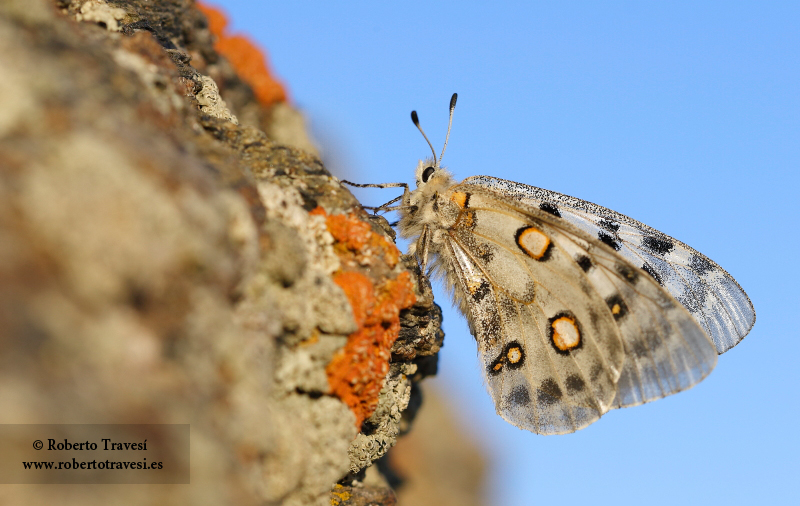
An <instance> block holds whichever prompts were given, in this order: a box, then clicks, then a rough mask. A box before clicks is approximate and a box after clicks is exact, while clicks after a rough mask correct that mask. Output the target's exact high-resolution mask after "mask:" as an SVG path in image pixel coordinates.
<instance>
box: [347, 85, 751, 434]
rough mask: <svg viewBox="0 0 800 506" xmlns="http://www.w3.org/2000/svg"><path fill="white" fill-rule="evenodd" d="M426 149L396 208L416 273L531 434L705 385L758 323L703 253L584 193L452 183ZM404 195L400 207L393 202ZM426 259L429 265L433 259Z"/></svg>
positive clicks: (503, 408) (497, 394) (485, 179)
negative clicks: (471, 343) (459, 324)
mask: <svg viewBox="0 0 800 506" xmlns="http://www.w3.org/2000/svg"><path fill="white" fill-rule="evenodd" d="M456 99H457V94H453V96H452V98H451V100H450V120H449V123H448V128H447V137H446V138H445V143H444V147H443V148H442V152H441V155H440V156H439V158H438V159H437V157H436V151H435V150H434V149H433V145H432V144H431V143H430V141H429V140H428V137H427V136H426V135H425V132H424V131H423V130H422V128H421V127H420V124H419V118H418V116H417V113H416V111H412V113H411V119H412V121H413V122H414V124H415V125H416V127H417V128H418V129H419V131H420V133H421V134H422V135H423V137H424V138H425V140H426V141H427V142H428V146H429V147H430V148H431V152H432V153H433V157H432V158H429V159H426V160H424V161H420V162H419V163H418V165H417V168H416V173H415V175H416V186H417V187H416V189H415V190H413V191H412V190H410V189H409V187H408V185H406V184H405V183H389V184H380V185H361V184H354V183H349V182H346V183H348V184H350V185H353V186H360V187H381V188H386V187H403V188H404V191H403V195H401V196H400V197H398V198H396V199H394V200H392V201H390V202H388V203H387V204H384V205H383V206H380V207H378V208H371V209H373V210H381V211H397V212H398V213H399V215H400V219H399V221H398V223H397V227H398V229H399V231H400V234H401V236H403V237H405V238H407V239H410V240H411V245H410V248H409V254H413V255H416V257H417V259H418V260H419V262H420V265H421V268H422V272H427V271H428V267H430V268H431V270H432V273H433V275H435V276H437V277H440V278H441V279H443V280H444V282H445V284H446V286H447V287H448V288H449V289H450V291H451V293H452V294H453V298H454V301H455V303H456V305H457V306H458V307H459V309H460V310H461V312H462V313H463V314H464V315H465V316H466V319H467V321H468V323H469V328H470V331H471V333H472V335H473V336H474V337H475V340H476V341H477V345H478V355H479V357H480V361H481V363H482V369H483V374H484V377H485V380H486V383H487V385H488V389H489V392H490V394H491V396H492V398H493V400H494V403H495V407H496V409H497V412H498V414H500V415H501V416H502V417H503V418H504V419H505V420H507V421H508V422H510V423H512V424H513V425H515V426H517V427H520V428H522V429H527V430H530V431H532V432H535V433H537V434H564V433H570V432H574V431H576V430H579V429H582V428H584V427H586V426H588V425H589V424H591V423H593V422H595V421H597V420H598V419H599V418H600V417H601V416H602V415H603V414H605V413H606V412H608V411H609V410H611V409H614V408H621V407H628V406H635V405H639V404H643V403H646V402H650V401H653V400H656V399H660V398H662V397H666V396H667V395H671V394H674V393H677V392H680V391H682V390H686V389H687V388H690V387H691V386H693V385H695V384H697V383H698V382H700V381H701V380H702V379H703V378H705V377H706V376H707V375H708V374H709V373H710V372H711V370H712V369H713V368H714V366H715V365H716V361H717V355H718V354H722V353H724V352H726V351H727V350H729V349H731V348H732V347H734V346H735V345H736V344H738V343H739V342H740V341H741V340H742V339H743V338H744V337H745V336H746V335H747V334H748V332H750V329H751V328H752V327H753V325H754V323H755V310H754V308H753V304H752V303H751V302H750V299H749V298H748V297H747V295H746V294H745V292H744V290H742V288H741V287H740V286H739V284H738V283H737V282H736V281H735V280H734V279H733V277H731V275H730V274H728V273H727V272H726V271H725V270H724V269H722V268H721V267H720V266H719V265H717V264H716V263H714V262H713V261H711V260H710V259H708V258H707V257H706V256H704V255H702V254H701V253H699V252H697V251H696V250H694V249H692V248H691V247H689V246H687V245H686V244H683V243H682V242H680V241H678V240H676V239H673V238H672V237H669V236H668V235H666V234H663V233H661V232H659V231H657V230H655V229H653V228H651V227H648V226H647V225H645V224H643V223H641V222H638V221H636V220H634V219H632V218H629V217H627V216H625V215H623V214H620V213H617V212H615V211H612V210H610V209H607V208H605V207H601V206H598V205H595V204H592V203H590V202H586V201H583V200H580V199H577V198H573V197H569V196H567V195H563V194H560V193H556V192H552V191H549V190H545V189H542V188H537V187H534V186H528V185H524V184H521V183H516V182H513V181H506V180H504V179H499V178H495V177H491V176H474V177H470V178H467V179H465V180H464V181H462V182H460V183H458V182H455V181H454V180H453V176H452V175H451V174H450V172H448V171H447V170H446V169H445V168H444V167H442V166H441V157H442V156H443V155H444V151H445V149H446V148H447V140H448V139H449V137H450V129H451V127H452V122H453V111H454V110H455V105H456ZM398 201H400V203H399V204H398V205H396V206H394V207H392V206H391V204H394V203H396V202H398ZM429 262H430V265H429Z"/></svg>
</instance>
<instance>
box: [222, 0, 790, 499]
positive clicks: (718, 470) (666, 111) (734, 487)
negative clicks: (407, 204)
mask: <svg viewBox="0 0 800 506" xmlns="http://www.w3.org/2000/svg"><path fill="white" fill-rule="evenodd" d="M381 4H382V3H380V2H369V3H367V2H358V3H356V2H352V3H348V4H342V3H335V2H283V3H282V4H276V3H264V2H256V1H253V0H218V1H217V2H216V5H220V6H222V7H223V8H224V9H226V10H227V12H228V13H229V15H230V17H231V18H232V28H233V29H234V30H237V31H242V32H246V33H248V34H249V35H250V36H252V37H253V38H255V39H256V40H257V41H258V42H259V43H260V44H261V45H262V46H263V47H265V48H266V49H267V51H268V52H269V56H270V63H271V66H272V68H273V69H274V71H275V73H276V74H277V75H278V76H279V77H280V78H281V79H282V80H283V81H284V82H285V83H287V85H288V88H289V90H290V94H291V96H292V97H293V101H294V103H295V104H296V105H297V106H298V107H299V108H301V109H302V110H303V111H304V112H305V113H306V114H307V115H308V117H309V118H310V121H311V123H312V129H313V131H314V134H315V135H316V136H317V138H318V139H319V140H320V142H321V143H322V144H323V147H324V148H326V149H327V155H326V156H327V159H328V160H329V166H330V168H331V169H333V170H334V171H336V172H337V175H340V176H342V177H345V176H346V177H347V178H348V179H354V180H357V181H361V182H389V181H405V182H408V183H413V169H414V167H415V165H416V162H417V160H418V159H419V158H422V157H425V156H427V155H428V154H429V150H428V147H427V145H426V144H425V142H424V140H423V139H422V137H421V136H420V135H419V133H418V132H417V130H416V129H415V128H414V127H413V125H412V123H411V121H410V119H409V112H410V111H411V110H412V109H416V110H417V111H418V112H419V116H420V120H421V122H422V125H423V127H424V128H425V131H426V133H427V134H428V136H429V137H430V138H431V142H433V144H434V146H435V147H436V149H437V151H438V150H439V149H440V147H441V145H442V143H443V142H444V134H445V130H446V128H447V106H448V100H449V98H450V95H451V94H452V93H453V92H458V94H459V102H458V107H457V108H456V113H455V118H454V122H453V132H452V134H451V138H450V143H449V145H448V149H447V154H446V155H445V158H444V162H443V163H444V165H446V166H448V167H449V168H450V169H451V170H452V171H453V172H454V173H455V176H456V178H457V179H462V178H465V177H468V176H471V175H477V174H488V175H493V176H497V177H502V178H506V179H511V180H515V181H519V182H522V183H527V184H531V185H535V186H540V187H543V188H548V189H551V190H556V191H559V192H562V193H566V194H569V195H573V196H576V197H579V198H582V199H585V200H589V201H592V202H595V203H598V204H601V205H604V206H606V207H610V208H612V209H614V210H617V211H619V212H622V213H625V214H628V215H629V216H632V217H634V218H636V219H638V220H640V221H643V222H645V223H647V224H649V225H651V226H653V227H655V228H657V229H659V230H661V231H663V232H665V233H667V234H669V235H672V236H673V237H675V238H677V239H679V240H681V241H683V242H686V243H687V244H689V245H691V246H693V247H694V248H696V249H698V250H699V251H701V252H703V253H704V254H706V255H708V256H709V257H710V258H712V259H713V260H715V261H716V262H718V263H719V264H720V265H722V266H723V267H724V268H725V269H726V270H728V271H729V272H730V273H731V274H732V275H733V276H734V277H735V278H736V279H737V280H738V281H739V283H740V284H741V285H742V287H743V288H744V289H745V290H746V291H747V292H748V294H749V295H750V297H751V299H752V300H753V303H754V305H755V307H756V313H757V315H758V320H757V322H756V325H755V328H754V329H753V331H752V332H751V333H750V335H749V336H748V337H747V338H746V339H745V340H744V341H743V342H742V343H741V344H740V345H739V346H737V347H736V348H734V349H733V350H731V351H730V352H728V353H726V354H725V355H723V356H721V357H720V360H719V363H718V365H717V368H716V370H715V371H714V372H713V373H712V374H711V375H710V376H709V377H708V378H707V379H706V380H705V381H704V382H702V383H701V384H700V385H698V386H697V387H695V388H693V389H692V390H690V391H687V392H683V393H680V394H678V395H675V396H672V397H669V398H666V399H662V400H660V401H657V402H654V403H651V404H648V405H645V406H640V407H635V408H630V409H625V410H620V411H615V412H611V413H609V414H607V415H606V416H604V417H603V418H602V419H601V420H600V421H599V422H597V423H595V424H594V425H592V426H590V427H588V428H587V429H584V430H582V431H580V432H578V433H576V434H572V435H567V436H549V437H544V436H537V435H535V434H531V433H528V432H525V431H521V430H519V429H517V428H515V427H513V426H511V425H509V424H508V423H506V422H504V421H503V420H502V419H501V418H500V417H499V416H497V415H496V414H495V413H494V407H493V404H492V401H491V399H490V397H489V395H488V393H487V392H486V391H485V389H484V386H483V380H482V378H481V373H480V368H479V366H478V361H477V358H476V351H475V343H474V341H473V339H472V337H471V336H470V334H469V331H468V330H467V327H466V324H465V322H464V320H463V318H462V317H461V316H460V315H459V314H458V313H457V312H456V311H454V310H452V309H451V308H450V303H449V301H448V300H447V297H446V295H445V294H443V293H441V290H440V291H439V292H438V293H437V297H438V300H439V303H440V304H441V305H442V306H443V308H444V309H445V332H446V339H445V347H444V349H443V350H442V352H441V359H440V377H439V378H437V379H436V380H435V381H434V383H435V385H436V387H438V389H439V390H440V391H441V392H442V393H444V395H445V396H446V397H447V398H449V399H450V400H451V402H452V404H453V405H454V408H455V409H456V411H457V412H458V413H459V414H460V415H461V416H462V418H463V420H464V423H465V424H466V425H467V426H468V427H469V429H470V431H471V434H473V437H475V438H476V439H477V440H479V441H480V443H481V444H482V445H483V447H484V448H486V449H487V451H488V452H489V453H490V454H491V462H492V470H491V476H490V478H491V482H490V490H489V494H490V495H489V497H488V498H487V501H488V502H489V503H490V504H502V505H528V504H539V503H542V504H552V503H555V502H558V503H559V504H573V503H578V502H589V501H590V502H592V503H593V504H614V505H620V504H639V503H642V502H645V501H646V502H647V504H651V505H660V504H670V505H674V504H676V503H681V504H726V505H735V504H754V503H760V504H766V503H776V504H787V503H793V502H796V501H797V491H796V480H797V477H798V475H800V464H799V463H798V461H799V460H800V457H798V454H799V452H800V437H798V427H797V420H798V415H799V414H800V408H799V407H798V401H799V400H800V399H798V397H799V396H798V393H797V387H798V385H800V367H799V366H798V359H800V332H798V325H797V323H796V321H795V318H798V315H799V314H800V303H799V301H800V295H798V293H800V289H798V286H800V276H798V261H797V257H798V253H797V249H798V246H800V244H799V242H798V235H797V233H798V225H797V223H798V221H797V218H798V211H797V193H798V190H800V184H798V183H799V182H800V178H799V177H798V167H799V166H800V86H799V85H800V4H798V3H796V2H770V3H766V2H761V3H757V2H751V3H744V2H703V3H698V2H670V3H669V4H667V3H655V2H647V3H645V2H641V3H635V2H625V3H620V2H602V3H601V2H593V3H589V2H584V3H579V2H550V3H547V4H544V3H535V2H518V3H516V2H508V3H502V4H498V3H495V4H493V6H491V7H489V6H487V4H482V3H478V2H457V3H456V2H453V3H436V4H433V3H432V2H416V1H409V2H403V3H402V4H399V3H398V4H396V5H392V6H384V5H381ZM394 195H395V194H394V193H391V191H390V190H383V193H381V191H375V192H370V193H361V194H359V197H360V198H362V201H364V202H365V203H371V204H373V205H377V204H379V203H382V202H384V201H386V200H389V199H390V198H391V197H393V196H394ZM793 322H795V323H793Z"/></svg>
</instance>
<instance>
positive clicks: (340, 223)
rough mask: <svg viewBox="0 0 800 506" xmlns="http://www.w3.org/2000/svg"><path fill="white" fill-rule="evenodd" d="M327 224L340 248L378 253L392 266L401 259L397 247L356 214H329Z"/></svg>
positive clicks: (361, 252) (358, 252)
mask: <svg viewBox="0 0 800 506" xmlns="http://www.w3.org/2000/svg"><path fill="white" fill-rule="evenodd" d="M327 226H328V231H329V232H330V233H331V235H332V236H333V238H334V239H335V240H336V247H337V248H338V249H340V250H342V249H344V250H349V251H351V252H353V253H355V254H377V255H379V256H381V257H382V258H383V260H384V261H385V262H386V264H387V265H388V266H389V267H391V268H394V266H395V265H397V262H398V261H399V260H400V251H398V249H397V247H396V246H395V245H394V244H392V243H390V242H389V241H387V240H386V239H385V238H383V237H381V236H380V235H378V234H376V233H374V232H373V231H372V227H370V226H369V224H368V223H364V222H363V221H361V220H359V219H358V218H357V217H356V215H355V214H347V215H345V214H334V215H331V216H328V218H327Z"/></svg>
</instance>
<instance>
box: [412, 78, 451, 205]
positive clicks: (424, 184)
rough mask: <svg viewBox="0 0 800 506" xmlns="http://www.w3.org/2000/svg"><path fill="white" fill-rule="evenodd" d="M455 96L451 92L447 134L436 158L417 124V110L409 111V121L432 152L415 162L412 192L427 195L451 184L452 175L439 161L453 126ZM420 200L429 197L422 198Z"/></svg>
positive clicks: (428, 141)
mask: <svg viewBox="0 0 800 506" xmlns="http://www.w3.org/2000/svg"><path fill="white" fill-rule="evenodd" d="M457 98H458V94H457V93H453V96H452V97H450V119H449V122H448V124H447V136H446V137H445V139H444V147H443V148H442V152H441V154H440V155H439V157H438V158H437V157H436V150H435V149H433V145H432V144H431V141H430V140H428V136H427V135H425V132H424V131H423V130H422V127H421V126H420V125H419V116H417V111H411V121H413V122H414V126H416V127H417V129H419V132H420V133H421V134H422V136H423V137H424V138H425V141H426V142H427V143H428V146H429V147H430V148H431V153H433V157H432V158H427V159H425V160H420V161H419V163H418V164H417V170H416V174H415V175H416V182H417V190H416V191H414V192H412V193H417V194H421V195H420V196H422V195H424V196H425V197H427V196H430V195H433V194H434V193H436V192H437V191H439V190H440V189H443V188H446V187H447V186H449V185H451V184H452V181H453V177H452V175H451V174H450V172H448V171H447V170H446V169H445V168H444V167H442V166H441V162H442V157H443V156H444V152H445V150H446V149H447V141H448V140H449V139H450V128H451V127H452V126H453V111H454V110H455V108H456V99H457ZM422 200H429V199H427V198H422Z"/></svg>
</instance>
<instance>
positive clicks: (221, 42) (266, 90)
mask: <svg viewBox="0 0 800 506" xmlns="http://www.w3.org/2000/svg"><path fill="white" fill-rule="evenodd" d="M197 8H198V9H200V11H201V12H202V13H203V14H205V16H206V17H207V18H208V28H209V30H210V31H211V33H213V34H214V35H216V37H217V39H216V41H215V42H214V49H215V50H216V51H217V52H218V53H219V54H221V55H222V56H224V57H225V58H226V59H227V60H228V61H229V62H230V63H231V65H232V66H233V68H234V70H235V71H236V73H237V74H238V75H239V77H240V78H241V79H242V80H243V81H245V82H246V83H247V84H249V85H250V87H251V88H252V89H253V93H254V94H255V96H256V99H257V100H258V102H259V103H260V104H261V105H263V106H270V105H272V104H275V103H277V102H286V101H287V96H286V90H285V88H284V87H283V85H281V84H280V83H279V82H278V81H277V80H276V79H275V78H274V77H273V76H272V73H271V72H270V71H269V67H268V66H267V58H266V55H265V54H264V52H262V51H261V49H259V48H258V46H257V45H256V44H255V43H253V42H252V41H251V40H250V39H249V38H247V37H246V36H244V35H238V34H237V35H228V34H227V33H226V30H225V27H226V26H227V24H228V21H227V19H226V18H225V15H224V14H223V13H222V11H221V10H220V9H218V8H216V7H211V6H210V5H206V4H204V3H200V2H198V3H197Z"/></svg>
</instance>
